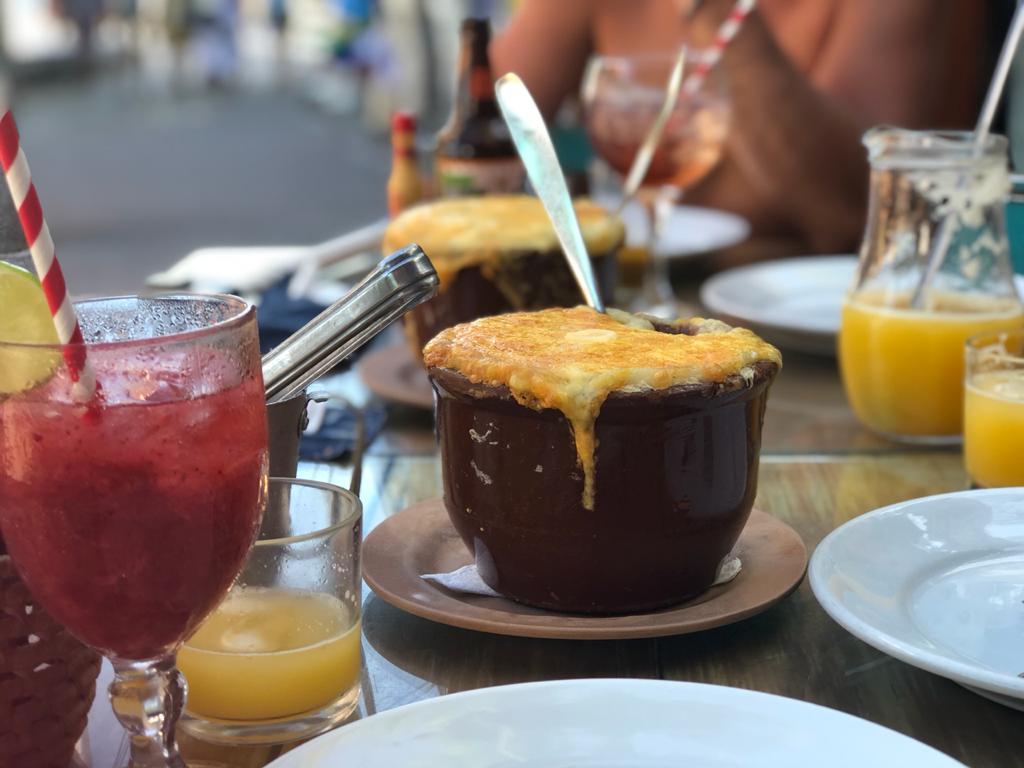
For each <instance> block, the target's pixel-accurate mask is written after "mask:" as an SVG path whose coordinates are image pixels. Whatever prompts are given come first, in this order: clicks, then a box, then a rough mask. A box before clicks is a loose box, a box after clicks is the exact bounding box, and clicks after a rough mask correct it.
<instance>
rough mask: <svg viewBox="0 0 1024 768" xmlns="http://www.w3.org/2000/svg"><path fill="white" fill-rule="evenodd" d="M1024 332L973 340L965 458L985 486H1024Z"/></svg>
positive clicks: (977, 482)
mask: <svg viewBox="0 0 1024 768" xmlns="http://www.w3.org/2000/svg"><path fill="white" fill-rule="evenodd" d="M1022 459H1024V330H1020V329H1018V330H1014V331H1005V332H1002V333H986V334H981V335H979V336H975V337H973V338H971V339H969V340H968V341H967V378H966V394H965V396H964V462H965V464H966V465H967V473H968V474H969V475H970V476H971V482H972V483H974V484H975V485H977V486H981V487H983V488H997V487H1002V486H1017V485H1024V460H1022Z"/></svg>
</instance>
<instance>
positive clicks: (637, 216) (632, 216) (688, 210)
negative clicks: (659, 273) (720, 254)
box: [594, 195, 750, 259]
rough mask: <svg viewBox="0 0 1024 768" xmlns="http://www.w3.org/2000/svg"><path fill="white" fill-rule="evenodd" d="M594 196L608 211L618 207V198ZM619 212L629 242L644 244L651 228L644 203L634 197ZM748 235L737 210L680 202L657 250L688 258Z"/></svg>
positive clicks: (659, 253)
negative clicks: (648, 226) (648, 227)
mask: <svg viewBox="0 0 1024 768" xmlns="http://www.w3.org/2000/svg"><path fill="white" fill-rule="evenodd" d="M594 199H595V200H597V202H598V203H600V204H601V205H603V206H604V207H605V208H608V209H609V210H615V208H616V207H617V206H618V204H619V200H618V198H614V197H610V196H606V195H596V196H595V198H594ZM620 215H621V216H622V221H623V223H624V224H625V225H626V242H627V243H629V244H630V245H642V244H643V243H645V242H646V241H647V231H648V230H647V217H646V215H645V214H644V209H643V206H641V205H640V203H638V202H636V201H635V200H634V201H632V202H630V204H629V205H627V206H626V207H625V208H624V209H623V211H622V213H621V214H620ZM749 235H750V224H749V223H748V222H747V220H746V219H744V218H743V217H742V216H737V215H736V214H735V213H727V212H726V211H718V210H715V209H713V208H698V207H697V206H693V205H677V206H675V207H674V208H673V209H672V213H671V215H670V216H669V218H668V221H667V222H666V224H665V230H664V231H663V232H662V233H661V239H660V240H659V241H658V244H657V246H656V248H655V250H656V252H657V254H658V255H659V256H661V257H662V258H665V259H679V258H686V257H690V256H698V255H700V254H702V253H707V252H708V251H717V250H718V249H720V248H728V247H729V246H731V245H736V244H737V243H742V242H743V241H744V240H746V239H747V237H748V236H749Z"/></svg>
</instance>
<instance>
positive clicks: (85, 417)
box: [0, 295, 267, 768]
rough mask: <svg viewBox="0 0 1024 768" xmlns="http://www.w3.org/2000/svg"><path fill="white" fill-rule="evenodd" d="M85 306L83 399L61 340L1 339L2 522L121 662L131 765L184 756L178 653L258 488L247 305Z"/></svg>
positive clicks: (263, 441) (251, 326) (42, 597)
mask: <svg viewBox="0 0 1024 768" xmlns="http://www.w3.org/2000/svg"><path fill="white" fill-rule="evenodd" d="M75 309H76V311H77V313H78V316H79V319H80V321H81V325H82V330H83V332H84V335H85V339H86V341H87V342H88V344H87V346H86V347H85V349H84V351H85V352H87V355H88V360H89V363H90V366H91V368H92V370H93V371H94V372H95V375H96V379H97V381H98V384H99V388H98V392H97V394H96V395H95V396H94V397H93V398H92V399H91V400H90V401H89V402H86V403H83V402H81V400H82V397H81V394H80V393H76V389H75V387H74V386H73V382H72V380H71V379H72V375H71V373H70V372H69V369H68V367H67V366H66V364H65V362H64V361H65V359H67V357H68V355H67V353H68V350H67V349H66V348H61V347H59V346H48V345H31V344H12V343H3V342H0V367H3V368H4V372H5V373H4V376H3V377H2V378H0V382H2V384H3V388H4V389H5V391H0V531H2V533H3V538H4V540H5V541H6V545H7V548H8V550H9V553H10V555H11V557H12V558H13V560H14V563H15V565H16V566H17V568H18V569H19V571H20V572H21V574H22V577H23V578H24V580H25V582H26V583H27V584H28V586H29V589H30V590H31V591H32V593H33V595H34V597H35V598H36V599H37V600H38V601H39V603H40V605H42V606H43V607H44V608H45V609H46V610H47V611H48V612H49V613H50V614H51V615H53V616H54V617H55V618H56V619H57V620H58V621H60V622H62V623H63V624H64V625H65V626H66V627H67V628H68V629H69V630H70V631H71V632H72V633H73V634H75V635H76V636H77V637H78V638H79V639H81V640H82V641H83V642H85V643H86V644H88V645H90V646H92V647H94V648H96V649H97V650H99V651H100V652H102V653H103V654H104V655H106V656H107V657H108V658H109V659H110V661H111V663H112V664H113V667H114V670H115V675H116V676H115V680H114V682H113V683H112V684H111V686H110V698H111V703H112V705H113V708H114V711H115V713H116V715H117V717H118V719H119V720H120V722H121V723H122V724H123V725H124V727H125V728H126V729H127V730H128V732H129V733H130V735H131V750H132V761H131V764H132V765H133V766H136V767H137V768H156V767H160V768H165V767H166V766H173V767H174V768H184V765H185V764H184V763H183V762H182V760H181V758H180V757H179V756H178V753H177V750H176V748H175V745H174V725H175V722H176V720H177V717H178V714H179V712H180V711H181V708H182V706H183V703H184V693H185V691H184V683H183V682H182V679H181V677H180V676H179V675H178V673H177V670H176V668H175V654H176V652H177V649H178V647H179V646H180V645H181V643H182V641H183V640H184V639H185V638H187V637H188V636H189V635H190V634H191V633H192V631H193V630H194V629H196V627H197V626H198V625H199V624H200V623H201V622H202V620H203V619H204V618H205V617H206V616H207V615H208V614H209V613H210V612H211V611H212V610H213V609H214V607H216V605H217V604H218V603H219V602H220V600H221V598H222V597H223V596H224V595H225V593H226V592H227V590H228V588H229V587H230V585H231V583H232V581H233V580H234V578H235V576H236V575H237V574H238V572H239V570H240V569H241V567H242V564H243V562H244V560H245V557H246V554H247V553H248V551H249V549H250V547H251V546H252V544H253V541H254V538H255V536H256V532H257V530H258V529H259V522H260V518H261V516H262V513H263V508H264V504H265V499H266V479H267V477H266V476H267V428H266V408H265V405H264V391H263V380H262V375H261V371H260V353H259V344H258V339H257V334H256V315H255V310H254V309H253V307H252V306H251V305H249V304H247V303H246V302H244V301H242V300H241V299H237V298H234V297H230V296H194V295H180V296H166V297H155V298H139V297H126V298H116V299H97V300H94V301H86V302H81V303H79V304H77V305H76V306H75ZM79 351H82V350H79Z"/></svg>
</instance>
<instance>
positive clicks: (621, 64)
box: [582, 49, 732, 320]
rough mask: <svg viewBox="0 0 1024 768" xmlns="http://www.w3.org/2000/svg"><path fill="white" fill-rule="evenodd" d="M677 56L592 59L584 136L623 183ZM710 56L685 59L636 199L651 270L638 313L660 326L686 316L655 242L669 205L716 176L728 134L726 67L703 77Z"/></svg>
mask: <svg viewBox="0 0 1024 768" xmlns="http://www.w3.org/2000/svg"><path fill="white" fill-rule="evenodd" d="M677 55H678V52H677V51H675V50H672V51H662V52H649V53H641V54H636V55H631V56H595V57H594V58H592V59H591V60H590V63H589V64H588V66H587V72H586V75H585V77H584V81H583V94H582V95H583V105H584V108H585V111H586V123H587V133H588V135H589V136H590V140H591V142H592V143H593V145H594V148H595V149H596V150H597V153H598V155H600V157H601V158H602V159H603V160H604V161H605V162H607V163H608V165H610V166H611V167H612V169H614V170H615V171H616V172H617V173H619V174H620V175H622V176H623V177H625V176H627V175H628V174H629V171H630V168H631V167H632V166H633V162H634V161H635V160H636V156H637V153H638V152H639V150H640V147H641V145H642V144H643V143H644V141H645V140H646V138H647V135H648V134H649V133H650V131H651V128H652V126H653V125H654V124H655V122H656V121H657V119H658V115H659V113H660V112H661V110H662V106H663V104H664V102H665V87H666V85H667V83H668V81H669V78H670V76H671V73H672V70H673V67H674V66H675V64H676V59H677ZM709 55H711V52H710V51H706V50H698V49H690V50H688V51H686V54H685V56H686V57H685V64H684V69H683V86H682V88H681V89H680V92H679V94H678V96H677V98H676V102H675V105H674V106H673V109H672V111H671V112H670V113H669V116H668V119H667V122H666V123H665V126H664V130H663V131H662V133H661V138H660V140H659V142H658V144H657V146H656V147H655V150H654V154H653V156H652V158H651V163H650V166H649V167H648V169H647V173H646V174H645V175H644V178H643V180H642V186H641V188H640V190H639V194H638V199H639V201H640V202H641V203H642V204H643V207H644V210H645V212H646V216H647V225H648V226H647V244H646V249H645V250H646V271H645V273H644V279H643V284H642V285H641V290H640V295H639V296H638V297H637V301H636V302H635V306H634V307H633V308H634V309H635V310H637V311H642V312H645V313H648V314H653V315H657V316H658V317H661V318H663V319H670V320H671V319H674V318H676V317H680V316H685V314H686V313H685V312H684V311H682V307H681V306H680V304H679V302H678V301H677V300H676V298H675V293H674V292H673V290H672V285H671V283H670V282H669V279H668V262H667V261H666V260H665V259H664V258H662V257H660V256H658V255H657V248H656V246H657V241H658V238H659V235H660V232H661V230H662V229H663V228H664V226H665V223H666V220H667V217H668V215H669V213H670V212H671V209H672V206H673V205H674V204H675V202H676V201H677V200H678V199H679V198H680V196H681V195H682V194H683V193H684V192H685V191H686V190H687V189H689V188H690V187H692V186H693V185H695V184H697V183H699V182H700V181H701V180H703V179H704V177H705V176H707V175H708V173H710V172H711V171H712V169H714V167H715V166H716V165H717V164H718V161H719V159H720V158H721V156H722V153H723V150H724V147H725V141H726V138H727V137H728V133H729V123H730V120H731V111H732V110H731V102H730V99H729V93H728V88H727V85H726V81H725V73H724V72H723V70H722V68H721V67H715V68H713V69H712V70H711V71H710V72H706V73H704V72H703V70H702V66H703V64H704V63H705V62H706V60H707V59H708V57H709Z"/></svg>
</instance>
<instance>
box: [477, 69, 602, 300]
mask: <svg viewBox="0 0 1024 768" xmlns="http://www.w3.org/2000/svg"><path fill="white" fill-rule="evenodd" d="M495 95H496V96H497V98H498V106H500V107H501V113H502V115H503V116H504V117H505V122H506V123H507V124H508V130H509V133H510V134H512V141H513V142H514V143H515V145H516V149H517V150H518V151H519V157H520V158H521V159H522V161H523V165H524V166H526V174H527V175H528V176H529V177H530V183H531V184H533V188H534V189H535V190H536V192H537V197H539V198H540V201H541V202H542V203H543V204H544V208H545V210H546V211H547V212H548V216H549V217H550V218H551V223H552V224H553V225H554V227H555V234H556V235H558V242H559V243H561V244H562V251H563V252H564V253H565V256H566V259H567V260H568V262H569V268H570V269H571V270H572V274H573V277H575V278H576V282H577V283H578V284H579V286H580V290H581V291H582V292H583V299H584V300H585V301H586V302H587V304H589V305H590V306H591V307H593V308H594V309H596V310H597V311H598V312H604V302H603V301H601V294H600V293H599V292H598V290H597V281H596V280H595V279H594V269H593V266H592V265H591V263H590V257H589V256H588V255H587V246H586V243H585V242H584V241H583V233H582V232H580V223H579V221H577V220H576V211H575V209H573V207H572V197H570V196H569V188H568V187H567V186H566V184H565V176H563V175H562V167H561V166H560V165H559V164H558V156H557V155H556V154H555V147H554V145H553V144H552V143H551V136H550V135H549V134H548V128H547V126H546V125H545V124H544V117H543V116H542V115H541V113H540V110H539V109H537V103H536V102H535V101H534V100H533V96H531V95H530V92H529V91H528V90H527V89H526V86H525V85H523V81H522V80H520V79H519V77H518V76H517V75H514V74H512V73H509V74H507V75H505V76H504V77H502V78H500V79H499V80H498V82H497V83H496V84H495Z"/></svg>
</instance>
